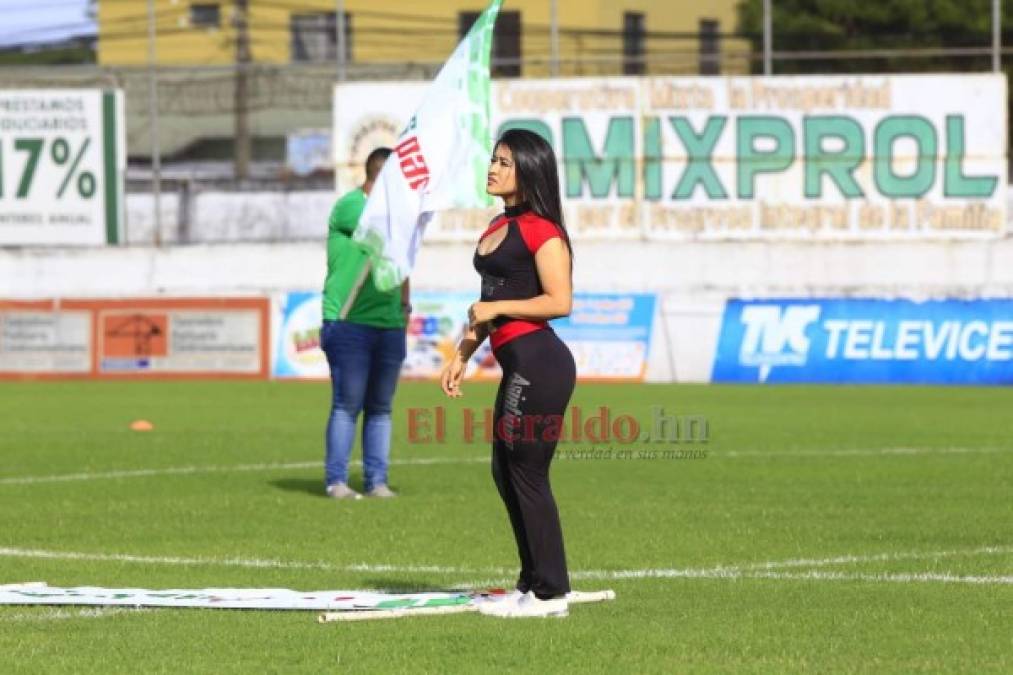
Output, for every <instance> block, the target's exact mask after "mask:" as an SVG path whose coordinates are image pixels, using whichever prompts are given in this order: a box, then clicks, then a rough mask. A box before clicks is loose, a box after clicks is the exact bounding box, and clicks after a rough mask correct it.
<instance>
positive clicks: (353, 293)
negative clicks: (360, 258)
mask: <svg viewBox="0 0 1013 675" xmlns="http://www.w3.org/2000/svg"><path fill="white" fill-rule="evenodd" d="M371 269H373V261H372V260H370V259H369V258H366V264H365V265H363V266H362V270H360V271H359V276H358V277H356V279H355V285H354V286H352V290H350V291H349V292H348V299H346V300H345V302H344V304H343V305H341V311H340V312H339V313H338V319H339V320H341V321H344V320H345V319H346V318H348V313H349V312H350V311H352V305H354V304H355V300H356V299H357V298H358V297H359V291H361V290H362V285H363V284H364V283H366V277H368V276H369V271H370V270H371Z"/></svg>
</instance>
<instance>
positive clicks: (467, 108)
mask: <svg viewBox="0 0 1013 675" xmlns="http://www.w3.org/2000/svg"><path fill="white" fill-rule="evenodd" d="M501 4H502V0H493V2H492V3H490V5H489V6H488V7H487V8H486V10H485V11H484V12H482V15H481V16H479V17H478V19H477V20H476V21H475V24H474V25H473V26H472V27H471V30H470V31H468V34H467V36H465V38H464V39H463V40H462V41H461V43H460V44H459V45H457V49H455V50H454V53H453V54H452V55H451V56H450V58H449V59H448V60H447V62H446V63H445V64H444V65H443V68H441V69H440V72H439V74H438V75H437V76H436V79H435V80H434V81H433V83H432V84H431V85H430V86H429V89H428V90H427V91H426V94H425V96H424V98H423V99H422V104H421V106H420V107H419V109H418V110H417V111H416V112H415V114H414V115H413V116H412V118H411V120H410V121H409V123H408V125H407V127H406V128H405V129H404V131H402V132H401V135H400V136H399V137H398V139H397V144H396V145H395V146H394V153H393V154H392V155H391V156H390V158H389V159H388V160H387V162H386V163H385V164H384V167H383V170H382V171H381V172H380V175H379V176H378V177H377V180H376V184H375V185H374V186H373V189H372V191H371V192H370V195H369V199H368V201H367V202H366V208H365V210H364V211H363V213H362V217H361V218H360V220H359V226H358V228H357V229H356V230H355V233H354V235H353V240H354V241H356V242H357V243H359V244H360V245H361V246H362V247H363V248H364V249H365V253H366V255H367V256H368V260H369V264H371V265H372V276H373V283H374V284H375V285H376V287H377V288H378V289H380V290H384V291H386V290H391V289H393V288H395V287H397V286H398V285H400V284H401V282H402V281H404V279H405V278H407V277H408V275H409V274H410V273H411V270H412V267H413V266H414V264H415V256H416V253H417V252H418V249H419V246H420V245H421V244H422V236H423V234H424V232H425V227H426V224H427V223H428V222H429V221H430V219H432V217H433V214H434V213H435V212H437V211H441V210H444V209H450V208H485V207H488V206H490V205H491V203H492V200H491V199H490V198H489V196H488V195H487V194H486V192H485V177H486V170H487V165H488V161H489V153H490V151H491V147H490V138H489V135H490V131H489V57H490V51H491V47H492V35H493V25H494V24H495V22H496V15H497V14H498V13H499V8H500V5H501ZM365 260H366V259H365V257H363V258H362V259H361V260H360V265H361V264H366V262H365ZM354 276H356V277H357V278H358V279H360V280H361V279H362V278H363V276H364V275H363V273H362V270H361V268H360V269H359V270H358V273H357V274H355V275H354ZM353 294H354V289H353ZM346 304H347V303H346Z"/></svg>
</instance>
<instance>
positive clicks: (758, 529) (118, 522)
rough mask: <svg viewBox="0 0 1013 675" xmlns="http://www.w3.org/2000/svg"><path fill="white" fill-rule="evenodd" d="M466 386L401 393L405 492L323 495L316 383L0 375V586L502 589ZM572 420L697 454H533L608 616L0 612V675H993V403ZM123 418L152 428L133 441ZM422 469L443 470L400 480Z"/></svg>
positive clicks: (777, 404)
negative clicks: (606, 592)
mask: <svg viewBox="0 0 1013 675" xmlns="http://www.w3.org/2000/svg"><path fill="white" fill-rule="evenodd" d="M465 393H466V396H465V398H464V399H462V400H461V401H458V402H451V403H447V402H446V401H445V400H444V399H443V398H442V395H439V394H438V392H437V389H436V387H435V385H433V384H426V383H416V382H409V383H403V384H402V386H401V388H400V389H399V392H398V399H397V402H396V405H397V406H398V414H397V416H396V419H395V440H394V448H393V451H392V459H393V460H394V466H392V469H391V484H392V486H393V487H394V488H395V489H396V490H398V491H399V492H400V493H401V497H400V498H398V499H395V500H389V501H384V500H363V501H359V502H340V503H338V502H334V501H330V500H328V499H325V498H324V497H323V496H322V485H321V469H320V468H319V467H318V466H317V464H318V463H319V461H320V460H321V458H322V453H323V449H322V435H323V425H324V420H325V416H326V406H327V400H328V396H329V391H328V387H327V385H326V384H316V383H314V384H305V383H303V384H286V383H263V382H258V383H222V382H206V383H193V382H187V383H154V382H149V383H106V382H98V383H3V384H0V401H2V413H0V415H2V416H0V583H13V582H22V581H46V582H48V583H50V584H51V585H62V586H84V585H95V586H110V587H132V586H137V587H143V588H205V587H282V588H294V589H300V590H324V589H366V588H372V589H390V590H423V589H425V590H439V589H450V588H457V587H462V586H463V585H473V584H478V585H483V584H499V585H503V584H508V583H510V581H511V580H512V578H513V576H514V568H515V562H516V561H515V550H514V548H513V543H512V539H511V535H510V531H509V526H508V524H507V519H506V513H505V510H504V508H503V506H502V504H501V503H500V502H499V498H498V495H497V494H496V491H495V488H494V487H493V484H492V479H491V477H490V474H489V468H488V465H487V463H486V462H485V461H484V458H486V457H487V456H488V450H487V448H486V447H485V445H484V443H478V444H465V443H464V442H463V441H462V440H460V437H459V433H460V432H459V424H458V420H459V419H460V416H461V412H460V408H461V407H462V406H464V405H467V406H471V407H473V408H476V409H481V408H483V407H485V406H487V405H489V404H490V403H491V400H492V396H493V387H492V386H491V385H480V384H466V386H465ZM574 403H575V404H577V405H580V406H582V407H584V408H585V409H587V410H592V409H594V408H596V407H597V406H599V405H608V406H610V407H611V409H612V411H613V414H622V413H628V414H632V415H634V416H636V417H637V418H638V419H639V420H641V421H645V420H648V419H649V417H650V413H649V409H650V406H652V405H662V406H664V407H665V409H666V412H668V413H670V414H682V415H689V414H697V415H704V416H706V418H707V419H708V421H709V432H710V439H709V442H707V443H705V444H696V445H692V446H689V445H686V446H669V447H683V448H693V449H698V450H700V449H702V450H706V455H707V456H706V457H705V458H698V459H583V460H582V459H573V458H570V459H561V460H559V461H557V462H556V464H555V466H554V469H553V485H554V490H555V493H556V496H557V499H558V501H559V504H560V510H561V514H562V518H563V527H564V532H565V535H566V543H567V555H568V559H569V564H570V569H571V573H572V575H573V583H574V587H575V588H577V589H581V590H597V589H603V588H612V589H614V590H615V591H616V593H617V596H618V597H617V599H616V601H614V602H610V603H604V604H597V605H579V606H574V607H573V608H572V609H571V613H570V617H569V618H567V619H565V620H510V621H505V620H500V619H494V618H491V617H484V616H480V615H477V614H458V615H452V616H444V617H441V616H430V617H416V618H409V619H398V620H390V621H377V622H357V623H332V624H326V625H320V624H318V623H316V621H315V619H316V613H315V612H257V611H229V610H193V609H150V610H107V611H96V610H92V609H82V608H45V607H0V654H2V657H0V670H3V671H5V672H12V671H17V672H31V671H52V672H102V673H109V672H160V671H173V672H187V673H189V672H207V673H223V672H264V671H267V672H282V671H284V672H289V671H305V672H313V673H320V672H370V673H378V672H496V671H516V672H544V673H555V672H573V673H593V672H630V673H647V672H659V673H661V672H736V673H738V672H770V673H781V672H798V671H823V672H826V671H832V672H841V671H847V672H870V673H871V672H875V673H880V672H904V673H910V672H955V671H962V672H971V673H984V672H997V673H998V672H1006V673H1008V672H1011V671H1013V439H1011V431H1013V423H1011V411H1013V389H1010V388H1006V389H1001V388H991V389H984V388H983V389H970V388H947V389H944V388H901V387H881V388H857V387H854V388H852V387H724V386H710V387H704V386H661V385H614V386H608V385H589V384H588V385H581V386H579V387H578V390H577V394H576V397H575V400H574ZM439 404H446V405H447V406H448V408H447V414H448V419H449V421H450V428H449V430H448V435H449V438H448V441H447V442H446V443H443V444H438V443H432V444H416V445H410V444H409V443H408V442H407V426H408V425H407V419H406V416H405V414H404V410H405V409H406V408H407V407H409V406H420V407H421V406H433V405H439ZM138 418H145V419H149V420H151V421H152V422H153V423H154V424H155V426H156V428H155V430H154V431H152V432H149V433H137V432H131V431H129V430H128V424H129V423H130V421H131V420H134V419H138ZM611 445H612V447H613V448H614V449H618V448H632V449H634V450H636V449H637V448H638V447H639V448H642V447H644V446H637V445H632V446H631V445H625V446H624V445H622V444H617V443H614V442H613V443H612V444H611ZM607 446H608V444H599V446H598V447H601V448H604V447H607ZM565 447H566V449H567V450H573V449H575V448H580V449H587V448H589V447H590V444H588V443H586V442H585V443H581V444H571V445H569V446H565ZM652 449H654V448H653V447H652ZM356 456H358V449H357V450H356ZM425 458H434V460H439V461H433V462H432V463H418V462H416V463H412V462H414V461H415V460H420V459H425ZM188 467H189V468H188ZM355 470H356V475H355V477H354V479H353V484H354V483H355V482H356V480H358V473H357V471H358V467H356V468H355ZM132 472H133V473H132ZM271 561H274V562H271ZM275 563H276V564H275ZM356 565H361V567H354V566H356ZM384 566H386V567H384ZM421 566H433V567H436V568H440V569H436V570H425V569H422V570H420V567H421Z"/></svg>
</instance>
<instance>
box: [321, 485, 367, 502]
mask: <svg viewBox="0 0 1013 675" xmlns="http://www.w3.org/2000/svg"><path fill="white" fill-rule="evenodd" d="M327 496H328V497H330V498H331V499H362V495H360V494H359V493H358V492H356V491H355V490H353V489H352V488H350V487H348V485H346V484H345V483H335V484H334V485H328V486H327Z"/></svg>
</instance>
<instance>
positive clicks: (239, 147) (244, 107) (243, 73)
mask: <svg viewBox="0 0 1013 675" xmlns="http://www.w3.org/2000/svg"><path fill="white" fill-rule="evenodd" d="M249 9H250V2H249V0H236V9H235V15H234V16H233V24H234V26H235V29H236V89H235V94H236V98H235V109H236V118H235V123H236V126H235V141H234V142H235V146H236V153H235V169H234V174H235V179H236V180H237V181H241V180H245V179H246V178H248V177H249V175H250V154H251V153H250V110H249V102H248V100H247V99H248V96H249V75H250V63H251V61H252V60H253V59H252V58H251V57H250V29H249Z"/></svg>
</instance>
